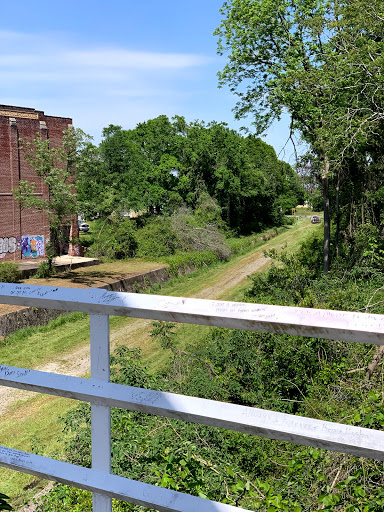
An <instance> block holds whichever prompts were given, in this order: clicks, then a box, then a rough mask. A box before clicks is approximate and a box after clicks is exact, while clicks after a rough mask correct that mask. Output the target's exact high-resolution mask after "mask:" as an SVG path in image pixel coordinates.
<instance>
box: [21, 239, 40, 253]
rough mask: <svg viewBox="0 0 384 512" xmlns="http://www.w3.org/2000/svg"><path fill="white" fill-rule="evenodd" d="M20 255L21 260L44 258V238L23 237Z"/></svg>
mask: <svg viewBox="0 0 384 512" xmlns="http://www.w3.org/2000/svg"><path fill="white" fill-rule="evenodd" d="M21 254H22V256H23V258H37V257H38V256H44V236H43V235H23V236H22V237H21Z"/></svg>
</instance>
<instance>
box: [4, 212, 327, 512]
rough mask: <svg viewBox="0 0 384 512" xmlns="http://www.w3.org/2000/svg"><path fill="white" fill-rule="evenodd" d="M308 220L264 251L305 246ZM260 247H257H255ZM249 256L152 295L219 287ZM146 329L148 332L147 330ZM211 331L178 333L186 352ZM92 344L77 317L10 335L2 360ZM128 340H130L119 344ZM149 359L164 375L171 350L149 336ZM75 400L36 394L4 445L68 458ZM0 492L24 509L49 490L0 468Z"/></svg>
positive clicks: (114, 328)
mask: <svg viewBox="0 0 384 512" xmlns="http://www.w3.org/2000/svg"><path fill="white" fill-rule="evenodd" d="M304 222H305V220H302V221H298V223H297V224H295V225H294V226H289V227H287V229H286V230H285V231H284V232H282V233H281V234H280V235H279V236H278V237H276V238H273V239H271V240H269V241H268V242H265V243H264V244H263V246H262V248H263V249H270V248H272V247H276V248H277V249H278V250H281V248H282V247H284V246H285V244H286V243H287V242H289V246H290V249H291V250H295V249H297V248H298V246H299V244H300V243H301V242H302V241H303V240H304V239H305V237H307V236H308V234H309V233H310V232H312V230H313V229H319V226H318V225H314V226H312V225H308V223H306V224H305V226H307V227H306V229H302V228H303V227H304ZM255 245H256V244H255ZM255 245H251V249H250V250H249V251H246V253H247V255H249V254H251V253H253V252H257V251H260V247H257V246H255ZM244 257H247V256H244V255H243V254H238V255H236V256H234V257H233V258H232V259H231V260H230V261H227V262H223V263H220V264H218V265H216V266H214V267H203V268H201V269H200V270H199V271H197V272H194V273H193V274H190V275H188V276H182V277H179V278H175V279H172V280H171V281H169V282H167V283H165V284H164V285H162V286H161V287H158V286H154V287H152V288H151V289H150V292H151V293H156V294H159V295H169V296H192V297H193V296H195V295H197V294H198V293H199V292H200V291H201V290H203V289H204V288H205V287H206V286H207V284H209V285H210V286H212V285H214V283H215V282H217V281H218V279H219V278H220V276H221V275H222V274H223V273H225V272H227V271H229V270H230V269H233V268H235V267H236V265H237V264H238V262H239V261H240V260H241V259H242V258H244ZM247 287H248V283H247V281H245V282H243V283H242V284H240V285H239V286H238V287H236V288H235V289H231V290H228V291H227V292H225V293H224V294H222V295H221V296H220V297H218V298H221V299H223V300H241V299H242V296H243V293H244V291H245V290H246V288H247ZM134 321H135V320H134V319H131V318H125V317H111V319H110V325H111V334H112V335H113V334H114V333H118V331H119V329H120V328H122V327H124V326H126V325H128V324H129V323H133V322H134ZM143 330H146V328H145V327H143ZM208 330H209V327H206V326H197V325H187V324H184V325H181V326H180V327H179V328H178V331H177V339H178V343H179V345H178V346H179V347H180V348H184V347H186V346H187V345H188V343H189V342H190V340H196V339H201V338H202V337H203V336H204V334H205V333H206V332H207V331H208ZM88 342H89V318H88V316H87V315H83V314H81V313H71V314H69V315H65V316H62V317H60V318H59V319H57V320H53V321H51V322H50V323H49V324H48V325H46V326H42V327H36V328H28V329H24V330H22V331H19V332H18V333H15V334H13V335H11V336H9V337H8V338H7V339H6V340H5V343H4V344H3V345H2V346H0V354H1V361H2V363H3V364H7V365H11V366H20V367H26V368H35V367H37V366H41V365H43V364H45V363H47V362H49V361H52V360H56V361H57V360H60V355H61V354H65V353H66V352H69V351H71V350H74V349H76V347H80V346H82V345H84V344H86V343H88ZM120 342H124V340H119V343H120ZM142 348H143V357H144V358H145V361H146V364H147V366H148V367H149V369H150V370H151V371H153V372H155V371H158V370H160V369H162V368H164V366H165V365H166V363H167V361H168V360H169V356H170V352H169V351H166V350H162V349H161V348H160V346H159V345H158V344H157V343H156V342H154V341H153V340H152V339H151V338H149V336H147V338H146V342H145V343H143V346H142ZM74 403H75V402H74V401H71V400H67V399H61V398H54V397H50V396H47V395H37V396H33V397H32V398H30V399H29V400H27V401H24V402H22V403H21V404H15V405H14V406H13V407H12V408H11V410H10V411H9V412H7V414H6V417H4V416H3V417H2V418H1V419H0V439H1V441H0V444H2V445H3V446H9V447H12V448H16V449H22V450H26V451H31V448H32V446H31V443H32V444H34V445H35V446H39V448H40V450H41V454H43V455H46V456H53V457H55V456H56V457H58V458H60V457H62V456H63V454H62V453H61V451H60V450H61V446H60V433H61V425H59V424H58V423H57V418H58V417H59V416H63V415H65V413H66V411H67V410H69V409H70V408H72V407H73V405H74ZM0 482H1V489H0V491H1V492H3V493H5V494H8V495H10V496H11V497H12V504H13V506H14V507H19V506H21V505H22V504H23V503H24V501H28V500H29V499H31V498H32V497H33V496H34V495H35V494H36V492H38V490H39V489H40V488H42V487H43V486H44V483H42V482H41V480H39V479H36V478H35V477H31V476H28V475H26V474H23V473H18V472H15V471H10V470H0Z"/></svg>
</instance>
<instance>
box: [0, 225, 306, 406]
mask: <svg viewBox="0 0 384 512" xmlns="http://www.w3.org/2000/svg"><path fill="white" fill-rule="evenodd" d="M305 228H306V225H303V226H302V227H299V228H298V229H296V230H295V233H297V232H298V231H302V230H303V229H305ZM292 235H293V233H291V237H292ZM289 238H290V237H289V233H287V236H285V235H281V236H279V237H278V238H277V239H274V240H271V241H270V242H269V243H268V244H266V245H265V246H263V248H262V249H259V250H257V251H255V252H252V253H250V254H246V255H245V256H244V257H242V258H239V260H238V261H237V262H236V264H235V265H229V266H226V268H223V270H222V271H221V272H220V273H219V274H218V275H217V277H216V278H215V279H214V280H213V281H212V282H210V283H209V284H207V285H206V286H205V287H204V288H203V289H202V290H201V291H200V292H198V293H196V294H194V297H195V298H200V299H219V298H220V296H221V295H222V294H224V293H225V292H227V291H228V290H230V289H231V288H234V287H235V286H238V285H239V284H241V283H242V282H243V281H245V280H246V279H247V278H248V276H249V275H251V274H253V273H255V272H258V271H261V270H263V269H265V268H266V267H267V266H268V264H269V259H267V258H265V257H264V254H263V251H264V249H266V248H271V247H275V248H276V249H281V248H282V247H283V245H284V244H285V243H286V241H287V240H289ZM151 323H152V321H151V320H142V319H134V320H132V321H131V322H129V324H128V325H124V326H123V327H120V328H118V329H111V349H112V350H113V349H114V348H115V347H116V346H118V345H120V344H122V343H124V344H125V345H127V346H128V347H131V348H133V347H140V346H142V345H143V344H144V343H146V342H148V339H149V331H150V328H151ZM89 369H90V356H89V344H88V343H87V344H86V345H85V346H82V347H80V348H77V349H76V350H74V351H72V352H69V353H67V354H60V361H57V360H55V361H51V362H49V363H48V364H45V365H44V366H40V367H37V368H35V370H40V371H44V372H50V373H60V374H66V375H71V376H74V377H83V376H86V375H87V374H88V373H89ZM31 396H32V394H31V392H30V391H23V390H16V389H10V388H5V387H2V388H0V414H3V413H5V412H6V411H7V410H8V409H9V408H10V407H11V406H12V405H13V404H14V403H15V402H19V401H24V400H27V399H29V398H31Z"/></svg>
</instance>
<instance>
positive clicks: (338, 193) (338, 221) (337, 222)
mask: <svg viewBox="0 0 384 512" xmlns="http://www.w3.org/2000/svg"><path fill="white" fill-rule="evenodd" d="M339 233H340V171H339V172H338V173H337V184H336V236H335V249H336V257H338V256H339Z"/></svg>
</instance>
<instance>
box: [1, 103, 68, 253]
mask: <svg viewBox="0 0 384 512" xmlns="http://www.w3.org/2000/svg"><path fill="white" fill-rule="evenodd" d="M70 126H72V119H69V118H65V117H55V116H47V115H45V114H44V112H42V111H39V110H35V109H33V108H24V107H14V106H9V105H0V261H18V260H21V259H33V258H41V257H44V256H46V244H47V242H48V241H49V239H50V228H49V221H48V218H47V216H46V215H45V214H44V212H39V211H37V210H35V209H33V208H28V209H22V208H21V206H20V205H19V203H18V202H17V201H16V200H15V198H14V195H13V190H14V189H15V188H16V187H18V185H19V182H20V180H25V181H30V182H31V183H33V184H34V186H35V194H36V195H40V196H41V198H47V197H48V196H49V190H48V186H47V185H45V184H44V183H43V181H42V180H41V179H40V178H39V177H38V176H37V174H36V172H35V171H34V170H33V169H32V168H31V166H30V165H29V164H28V162H27V161H26V159H25V155H24V152H23V151H22V149H21V148H20V139H23V141H25V142H31V141H32V140H34V139H35V138H36V136H37V135H40V136H41V138H42V139H43V140H46V139H49V141H50V146H52V147H60V146H61V145H62V138H63V131H64V130H66V129H68V127H70Z"/></svg>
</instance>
